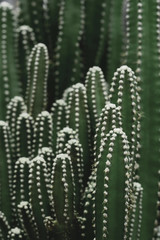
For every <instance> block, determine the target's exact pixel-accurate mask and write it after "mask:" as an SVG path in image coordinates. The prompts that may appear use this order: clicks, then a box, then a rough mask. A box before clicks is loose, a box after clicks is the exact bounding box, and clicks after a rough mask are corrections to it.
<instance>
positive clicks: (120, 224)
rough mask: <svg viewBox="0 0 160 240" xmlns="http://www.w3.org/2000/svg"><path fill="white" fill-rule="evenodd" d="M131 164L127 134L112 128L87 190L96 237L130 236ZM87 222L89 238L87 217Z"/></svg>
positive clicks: (116, 237)
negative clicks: (91, 203)
mask: <svg viewBox="0 0 160 240" xmlns="http://www.w3.org/2000/svg"><path fill="white" fill-rule="evenodd" d="M132 165H133V159H132V158H131V157H130V152H129V143H128V140H127V136H126V134H125V133H124V132H123V131H122V129H121V128H115V129H113V130H111V131H110V133H109V134H108V135H107V137H106V139H105V140H104V144H103V145H102V146H101V149H100V154H99V156H98V159H97V162H96V164H95V167H94V170H93V173H92V176H91V178H90V185H91V188H90V189H91V192H86V199H87V200H88V198H89V199H90V198H92V199H93V206H92V207H93V209H92V211H93V221H92V223H93V229H94V236H95V237H94V239H97V240H101V239H103V240H106V239H107V240H110V239H112V240H114V239H115V240H116V239H127V233H128V224H129V218H130V211H131V208H132V200H131V196H132V191H133V187H132V170H133V166H132ZM102 183H103V184H102ZM92 186H93V188H94V191H92V189H93V188H92ZM87 189H89V188H87ZM89 201H90V200H89ZM86 210H87V209H86ZM86 214H87V211H86V212H85V215H86ZM85 215H84V216H85ZM85 222H86V223H85V228H86V235H85V238H87V239H89V238H88V234H90V233H89V231H88V228H89V229H90V225H91V224H90V223H88V221H87V219H86V221H85ZM115 229H116V231H115Z"/></svg>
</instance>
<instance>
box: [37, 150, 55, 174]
mask: <svg viewBox="0 0 160 240" xmlns="http://www.w3.org/2000/svg"><path fill="white" fill-rule="evenodd" d="M38 155H39V156H40V157H42V158H43V159H44V160H45V162H46V164H47V170H48V175H49V177H50V176H51V172H52V165H53V160H54V158H55V152H53V150H52V148H49V147H43V148H41V149H39V152H38Z"/></svg>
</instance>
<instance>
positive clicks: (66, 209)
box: [51, 153, 79, 239]
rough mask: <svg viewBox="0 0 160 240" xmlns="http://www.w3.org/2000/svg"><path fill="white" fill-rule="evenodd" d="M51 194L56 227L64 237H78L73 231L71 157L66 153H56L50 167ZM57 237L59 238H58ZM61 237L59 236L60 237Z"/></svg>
mask: <svg viewBox="0 0 160 240" xmlns="http://www.w3.org/2000/svg"><path fill="white" fill-rule="evenodd" d="M51 179H52V180H51V184H52V196H53V201H54V208H55V214H56V219H57V227H58V225H59V231H62V235H63V234H64V235H65V239H79V235H78V233H77V232H76V231H75V229H76V226H75V225H74V223H75V182H74V172H73V167H72V163H71V159H70V157H69V156H68V155H67V154H62V153H61V154H58V155H57V156H56V159H55V161H54V164H53V168H52V177H51ZM58 239H59V238H58ZM60 239H61V238H60Z"/></svg>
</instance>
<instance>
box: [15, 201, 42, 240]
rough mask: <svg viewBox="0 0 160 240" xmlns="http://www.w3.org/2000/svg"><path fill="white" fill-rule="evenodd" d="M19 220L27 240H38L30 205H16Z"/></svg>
mask: <svg viewBox="0 0 160 240" xmlns="http://www.w3.org/2000/svg"><path fill="white" fill-rule="evenodd" d="M18 214H19V219H20V222H21V225H22V228H23V231H24V233H25V235H26V236H27V239H28V238H29V240H32V239H34V240H39V239H40V237H39V232H38V227H37V224H36V221H35V217H34V215H33V211H32V207H31V204H30V203H29V202H27V201H21V202H20V204H18Z"/></svg>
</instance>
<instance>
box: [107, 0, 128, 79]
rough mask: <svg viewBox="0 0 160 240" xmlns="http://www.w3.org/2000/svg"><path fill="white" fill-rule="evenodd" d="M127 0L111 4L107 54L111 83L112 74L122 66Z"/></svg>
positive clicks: (108, 73) (108, 74)
mask: <svg viewBox="0 0 160 240" xmlns="http://www.w3.org/2000/svg"><path fill="white" fill-rule="evenodd" d="M124 6H125V1H123V0H120V1H116V0H113V1H112V2H111V6H110V14H109V15H110V16H109V29H108V35H109V37H108V55H107V73H106V75H107V77H106V78H107V82H108V83H111V80H112V76H113V74H114V72H115V71H116V69H117V68H118V67H119V66H120V63H121V55H122V46H123V31H124V29H122V28H124V25H125V24H126V23H125V22H124V19H123V18H124V16H123V8H124ZM122 30H123V31H122Z"/></svg>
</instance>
